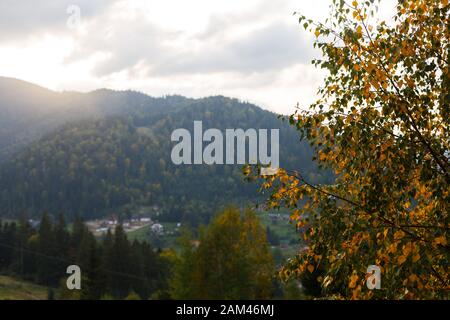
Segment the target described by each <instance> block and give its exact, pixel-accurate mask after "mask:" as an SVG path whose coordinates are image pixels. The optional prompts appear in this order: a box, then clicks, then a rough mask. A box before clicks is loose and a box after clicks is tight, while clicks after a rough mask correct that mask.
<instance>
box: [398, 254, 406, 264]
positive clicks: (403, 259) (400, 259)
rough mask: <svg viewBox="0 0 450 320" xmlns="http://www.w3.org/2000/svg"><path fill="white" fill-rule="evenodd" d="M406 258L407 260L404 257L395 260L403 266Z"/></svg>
mask: <svg viewBox="0 0 450 320" xmlns="http://www.w3.org/2000/svg"><path fill="white" fill-rule="evenodd" d="M406 258H407V257H406V256H400V257H398V259H397V262H398V264H403V263H405V261H406Z"/></svg>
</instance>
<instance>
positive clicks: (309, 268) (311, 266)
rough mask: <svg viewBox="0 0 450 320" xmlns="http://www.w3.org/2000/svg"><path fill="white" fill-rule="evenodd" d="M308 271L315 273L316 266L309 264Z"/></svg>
mask: <svg viewBox="0 0 450 320" xmlns="http://www.w3.org/2000/svg"><path fill="white" fill-rule="evenodd" d="M307 268H308V271H309V272H310V273H313V271H314V266H313V265H311V264H308V267H307Z"/></svg>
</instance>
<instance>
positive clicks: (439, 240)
mask: <svg viewBox="0 0 450 320" xmlns="http://www.w3.org/2000/svg"><path fill="white" fill-rule="evenodd" d="M434 243H435V244H437V245H438V244H442V245H443V246H445V245H447V239H446V238H445V236H440V237H437V238H435V239H434Z"/></svg>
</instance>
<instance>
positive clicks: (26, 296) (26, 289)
mask: <svg viewBox="0 0 450 320" xmlns="http://www.w3.org/2000/svg"><path fill="white" fill-rule="evenodd" d="M46 299H47V288H46V287H42V286H38V285H35V284H32V283H30V282H26V281H22V280H18V279H15V278H11V277H7V276H2V275H0V300H46Z"/></svg>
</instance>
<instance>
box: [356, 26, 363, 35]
mask: <svg viewBox="0 0 450 320" xmlns="http://www.w3.org/2000/svg"><path fill="white" fill-rule="evenodd" d="M356 33H357V34H358V35H359V36H361V35H362V27H361V26H358V28H356Z"/></svg>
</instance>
